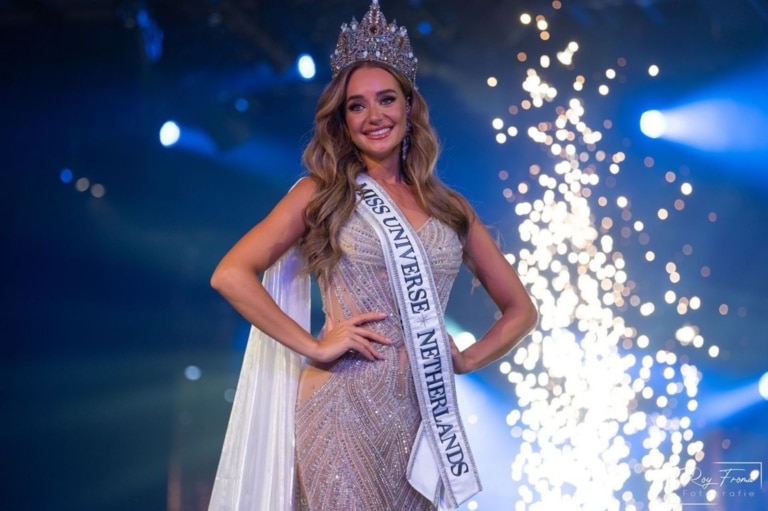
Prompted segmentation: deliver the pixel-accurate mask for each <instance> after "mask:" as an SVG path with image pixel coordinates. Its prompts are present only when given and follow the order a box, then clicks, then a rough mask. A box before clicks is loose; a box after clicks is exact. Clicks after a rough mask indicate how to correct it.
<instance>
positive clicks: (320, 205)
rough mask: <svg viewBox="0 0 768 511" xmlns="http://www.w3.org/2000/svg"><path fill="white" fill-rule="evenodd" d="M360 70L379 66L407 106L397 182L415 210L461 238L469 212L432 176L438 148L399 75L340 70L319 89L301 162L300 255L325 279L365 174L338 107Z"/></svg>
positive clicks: (422, 109) (425, 114) (421, 106)
mask: <svg viewBox="0 0 768 511" xmlns="http://www.w3.org/2000/svg"><path fill="white" fill-rule="evenodd" d="M361 67H379V68H382V69H385V70H387V71H389V72H390V73H391V74H392V75H393V76H394V77H395V79H396V80H397V82H398V83H399V85H400V88H401V89H402V92H403V94H404V95H405V97H406V98H407V99H408V100H409V101H410V102H411V113H410V119H411V123H412V127H411V130H410V148H409V150H408V154H407V156H406V159H405V161H404V162H403V164H402V174H403V181H404V182H405V183H407V184H408V185H410V186H411V188H412V190H413V192H414V193H415V195H416V200H417V201H418V203H419V205H420V206H421V207H422V208H423V209H424V210H425V211H426V212H427V213H428V214H429V215H430V216H433V217H435V218H437V219H438V220H440V221H442V222H443V223H445V224H446V225H448V226H449V227H450V228H452V229H453V230H454V231H456V233H457V234H458V235H459V237H460V239H462V241H463V240H464V238H465V237H466V234H467V232H468V230H469V225H470V222H471V218H470V215H472V214H473V213H472V209H471V208H470V206H469V204H467V202H466V200H465V199H464V198H463V197H462V196H461V195H459V194H458V193H456V192H454V191H453V190H451V189H450V188H448V187H447V186H446V185H444V184H443V183H442V182H441V181H440V180H439V179H438V178H437V176H436V175H435V173H434V171H435V164H436V163H437V158H438V154H439V152H440V147H439V144H438V141H437V136H436V134H435V131H434V129H433V128H432V125H431V124H430V123H429V109H428V107H427V104H426V102H425V101H424V98H423V96H422V95H421V94H420V93H419V92H418V91H417V90H416V89H415V88H414V87H413V85H412V84H411V82H410V81H409V80H408V79H407V78H405V77H404V76H403V75H401V74H400V73H398V72H397V71H395V70H393V69H392V68H390V67H389V66H387V65H385V64H381V63H378V62H358V63H356V64H353V65H350V66H348V67H347V68H345V69H344V70H342V71H341V72H340V73H339V74H338V75H337V76H336V78H334V79H333V80H332V81H331V83H329V84H328V86H327V87H326V88H325V90H324V91H323V93H322V94H321V95H320V99H319V100H318V104H317V109H316V110H315V128H314V133H313V136H312V139H311V140H310V142H309V144H308V145H307V147H306V149H305V150H304V154H303V156H302V161H303V163H304V166H305V167H306V168H307V170H308V171H309V174H310V176H311V178H312V179H313V180H314V181H315V183H316V185H317V190H316V191H315V194H314V196H313V197H312V199H311V200H310V201H309V204H308V205H307V208H306V210H305V219H306V222H307V226H308V230H307V233H306V234H305V236H304V237H303V238H302V240H301V245H300V246H301V251H302V254H303V255H304V256H305V257H306V259H307V263H308V270H309V271H311V272H313V273H315V274H316V275H318V276H320V277H327V275H328V273H329V272H330V271H331V269H332V268H333V266H334V265H335V264H336V263H337V262H338V261H339V259H340V258H341V255H342V252H341V247H340V246H339V239H338V238H339V231H340V230H341V227H342V226H343V225H344V223H345V222H346V221H347V220H348V219H349V217H350V216H351V215H352V212H353V211H354V209H355V206H356V204H357V203H356V196H355V192H356V190H357V188H358V187H357V184H356V182H355V179H356V177H357V175H358V174H360V173H361V172H364V171H365V167H364V165H363V162H362V160H361V159H360V157H359V156H358V154H357V149H356V147H355V146H354V144H353V143H352V140H351V138H350V136H349V132H348V131H347V126H346V123H345V120H344V103H345V100H346V90H347V84H348V83H349V77H350V76H351V75H352V73H353V72H354V71H355V70H357V69H359V68H361Z"/></svg>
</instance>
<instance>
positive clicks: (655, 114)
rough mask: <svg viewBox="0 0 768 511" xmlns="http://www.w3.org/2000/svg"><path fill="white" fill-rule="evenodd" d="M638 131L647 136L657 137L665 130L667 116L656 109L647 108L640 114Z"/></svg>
mask: <svg viewBox="0 0 768 511" xmlns="http://www.w3.org/2000/svg"><path fill="white" fill-rule="evenodd" d="M640 131H642V132H643V134H644V135H645V136H647V137H649V138H659V137H661V136H662V135H664V133H665V132H666V131H667V118H666V117H665V116H664V114H663V113H661V112H660V111H658V110H648V111H647V112H645V113H644V114H643V115H641V116H640Z"/></svg>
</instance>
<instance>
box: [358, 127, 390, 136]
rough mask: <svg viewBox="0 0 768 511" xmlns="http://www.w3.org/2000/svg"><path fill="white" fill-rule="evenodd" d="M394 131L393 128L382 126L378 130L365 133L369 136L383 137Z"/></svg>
mask: <svg viewBox="0 0 768 511" xmlns="http://www.w3.org/2000/svg"><path fill="white" fill-rule="evenodd" d="M390 131H392V128H391V127H390V128H381V129H378V130H376V131H368V132H366V133H365V136H366V137H368V138H383V137H386V136H387V135H389V132H390Z"/></svg>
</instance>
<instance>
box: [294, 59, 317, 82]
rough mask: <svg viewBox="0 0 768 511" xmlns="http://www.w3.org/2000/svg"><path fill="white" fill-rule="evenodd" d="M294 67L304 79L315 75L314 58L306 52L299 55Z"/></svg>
mask: <svg viewBox="0 0 768 511" xmlns="http://www.w3.org/2000/svg"><path fill="white" fill-rule="evenodd" d="M296 69H298V70H299V75H300V76H301V77H302V78H303V79H304V80H311V79H312V78H314V77H315V71H316V70H315V59H313V58H312V57H311V56H310V55H307V54H306V53H303V54H301V55H299V58H298V60H297V61H296Z"/></svg>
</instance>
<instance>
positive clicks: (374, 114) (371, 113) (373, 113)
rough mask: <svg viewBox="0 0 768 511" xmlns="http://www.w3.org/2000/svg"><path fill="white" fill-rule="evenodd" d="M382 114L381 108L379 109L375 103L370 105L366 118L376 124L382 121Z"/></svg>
mask: <svg viewBox="0 0 768 511" xmlns="http://www.w3.org/2000/svg"><path fill="white" fill-rule="evenodd" d="M383 117H384V116H383V115H382V113H381V110H380V109H379V106H378V105H376V104H373V105H371V107H370V108H369V109H368V120H369V121H370V122H371V123H373V124H378V123H380V122H381V121H382V119H383Z"/></svg>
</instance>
